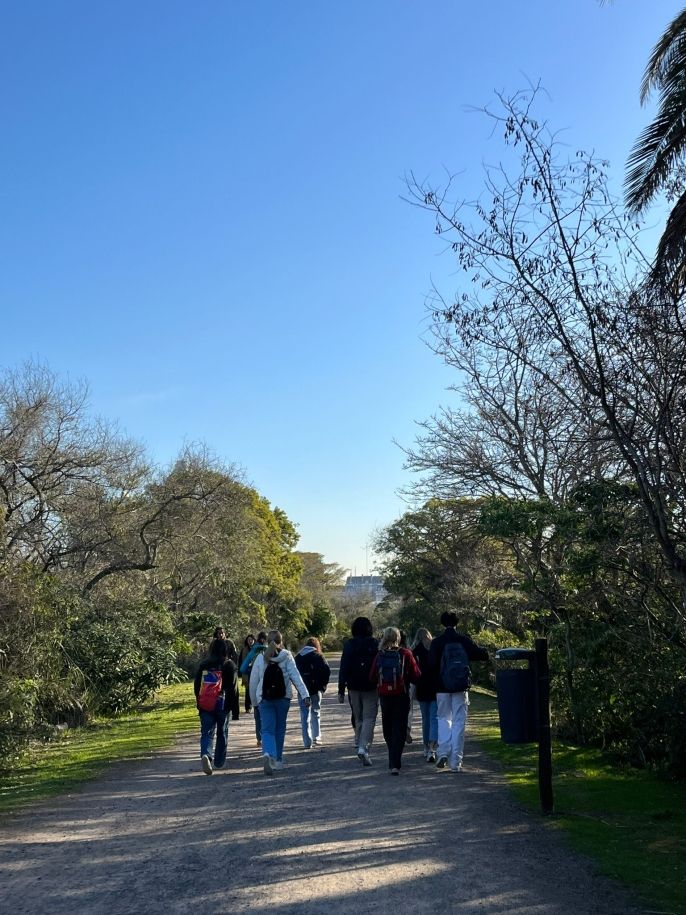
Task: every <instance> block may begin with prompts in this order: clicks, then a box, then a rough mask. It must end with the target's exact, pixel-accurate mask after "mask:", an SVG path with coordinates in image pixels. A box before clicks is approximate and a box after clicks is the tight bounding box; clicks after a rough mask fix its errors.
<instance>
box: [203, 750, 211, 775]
mask: <svg viewBox="0 0 686 915" xmlns="http://www.w3.org/2000/svg"><path fill="white" fill-rule="evenodd" d="M202 771H203V772H204V773H205V775H212V760H211V759H210V757H209V756H208V755H207V754H205V755H204V756H203V758H202Z"/></svg>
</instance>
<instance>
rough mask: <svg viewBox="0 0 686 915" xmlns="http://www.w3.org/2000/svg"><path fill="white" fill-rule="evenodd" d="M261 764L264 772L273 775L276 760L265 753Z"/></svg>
mask: <svg viewBox="0 0 686 915" xmlns="http://www.w3.org/2000/svg"><path fill="white" fill-rule="evenodd" d="M263 764H264V774H265V775H273V774H274V768H275V765H276V760H274V759H272V758H271V756H269V755H268V754H267V753H265V754H264V757H263Z"/></svg>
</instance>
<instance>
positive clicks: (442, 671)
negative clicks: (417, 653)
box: [429, 610, 488, 772]
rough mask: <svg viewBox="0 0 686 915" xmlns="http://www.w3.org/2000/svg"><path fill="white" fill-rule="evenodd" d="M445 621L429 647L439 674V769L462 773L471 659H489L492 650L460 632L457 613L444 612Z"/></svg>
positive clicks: (443, 620)
mask: <svg viewBox="0 0 686 915" xmlns="http://www.w3.org/2000/svg"><path fill="white" fill-rule="evenodd" d="M441 624H442V625H443V626H444V627H445V628H444V630H443V632H442V633H441V635H439V636H436V638H435V639H433V641H432V642H431V646H430V647H429V668H430V670H431V671H432V672H433V674H434V676H435V677H436V707H437V714H438V762H437V763H436V768H437V769H445V767H446V766H449V767H450V771H451V772H460V771H461V770H462V759H463V755H464V731H465V726H466V724H467V710H468V708H469V687H470V685H471V671H470V669H469V662H470V661H488V652H487V651H486V649H485V648H481V647H480V646H479V645H477V644H476V643H475V642H473V641H472V640H471V639H470V638H469V636H466V635H463V634H462V633H459V632H458V631H457V628H456V627H457V614H456V613H454V612H453V611H452V610H446V611H445V613H442V614H441Z"/></svg>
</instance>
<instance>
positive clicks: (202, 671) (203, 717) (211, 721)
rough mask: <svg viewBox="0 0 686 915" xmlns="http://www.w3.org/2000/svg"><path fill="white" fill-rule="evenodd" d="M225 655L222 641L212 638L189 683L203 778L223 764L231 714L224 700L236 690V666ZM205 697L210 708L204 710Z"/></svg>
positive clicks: (226, 652) (227, 702) (227, 703)
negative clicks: (196, 719)
mask: <svg viewBox="0 0 686 915" xmlns="http://www.w3.org/2000/svg"><path fill="white" fill-rule="evenodd" d="M227 654H228V649H227V645H226V642H225V641H224V639H214V640H213V641H212V644H211V645H210V653H209V655H208V657H206V658H203V660H202V661H201V662H200V664H199V665H198V670H197V673H196V675H195V681H194V683H193V689H194V692H195V703H196V706H197V708H198V714H199V715H200V760H201V764H202V769H203V772H204V773H205V775H212V772H213V770H214V769H221V768H222V766H223V765H224V763H225V762H226V748H227V744H228V739H229V716H230V714H231V708H230V705H229V702H230V700H229V701H227V697H231V696H233V695H234V693H235V690H236V665H235V664H234V663H233V661H232V660H230V658H228V657H227ZM219 677H221V680H219ZM206 696H209V697H210V700H211V702H210V704H211V705H212V708H211V709H210V708H205V707H204V706H205V705H207V699H206ZM215 737H216V740H215Z"/></svg>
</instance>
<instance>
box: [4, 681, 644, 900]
mask: <svg viewBox="0 0 686 915" xmlns="http://www.w3.org/2000/svg"><path fill="white" fill-rule="evenodd" d="M346 708H347V706H346V707H344V706H339V705H338V703H337V701H336V697H335V695H330V696H329V695H327V696H326V697H325V700H324V705H323V711H322V720H323V738H324V741H325V746H324V747H323V748H322V749H321V750H314V751H313V750H304V749H302V746H301V741H300V735H299V726H298V725H299V722H298V715H297V708H293V709H292V710H291V714H290V716H289V730H288V735H287V738H286V755H285V760H286V768H285V769H284V770H283V771H282V772H278V773H276V775H275V776H274V777H273V778H268V777H266V776H265V775H264V774H263V772H262V768H261V759H260V757H259V755H258V751H257V749H256V747H255V735H254V730H253V727H252V721H251V719H249V718H247V717H246V718H244V719H242V720H241V721H240V722H237V723H233V724H232V725H231V734H230V738H229V745H230V751H229V761H228V767H227V769H225V770H224V771H223V772H222V773H215V774H214V775H213V776H211V777H207V776H205V775H203V774H202V773H201V771H200V767H199V761H198V758H197V754H198V744H197V741H196V739H195V738H194V739H192V740H190V739H187V740H184V741H183V742H181V743H180V744H179V745H178V746H177V747H175V748H174V749H173V750H170V751H168V752H166V753H163V754H161V755H160V756H158V757H157V758H155V759H153V760H151V761H147V762H142V763H137V764H122V765H116V766H114V767H113V768H112V770H111V771H110V773H109V774H108V775H107V776H106V777H104V778H101V779H99V780H98V781H96V782H92V783H91V784H89V785H87V786H85V787H84V789H83V790H82V791H80V792H79V793H77V794H74V795H71V796H68V797H64V798H60V799H59V800H57V801H52V802H51V803H50V804H49V805H45V806H41V807H38V808H35V809H34V810H32V811H30V812H26V813H22V814H19V815H16V816H15V817H12V818H11V819H9V821H5V822H4V823H3V826H2V836H1V838H0V909H1V910H2V911H3V912H8V913H10V912H11V913H15V915H18V913H31V915H35V913H39V915H44V913H45V915H52V913H67V912H69V913H84V912H87V913H107V915H124V913H143V912H145V913H152V915H155V913H190V912H204V913H233V912H246V911H250V912H253V913H260V912H267V911H272V912H279V913H302V915H315V913H323V912H332V913H355V915H358V913H363V912H365V913H366V912H373V913H396V912H397V913H400V912H403V913H414V912H435V911H437V912H441V913H442V912H448V913H452V912H456V913H472V912H479V913H491V912H508V913H515V915H524V913H526V915H534V913H535V915H552V913H555V915H570V913H575V915H587V913H588V915H591V913H603V915H614V913H617V915H619V913H632V912H635V911H637V910H635V909H633V908H632V907H631V903H630V899H629V896H628V895H627V894H625V893H624V892H623V891H622V890H621V889H619V888H618V887H616V886H615V885H614V884H612V883H611V882H610V881H607V880H605V879H603V878H600V877H598V876H596V875H594V872H593V868H592V866H591V865H590V864H589V863H588V862H586V861H584V860H581V859H578V858H574V857H572V856H571V855H570V853H569V852H568V851H567V850H566V849H565V848H564V845H563V844H562V842H561V841H560V840H559V839H558V837H557V836H555V835H554V834H553V833H552V832H551V831H550V830H549V829H546V828H545V827H544V826H543V825H542V823H541V821H540V820H539V818H538V817H535V816H531V815H528V814H526V813H523V812H522V811H521V810H520V809H519V808H518V807H517V806H516V805H515V804H513V803H512V801H511V800H510V799H509V796H508V793H507V791H506V789H505V788H504V786H503V783H502V779H501V778H500V777H499V775H498V773H497V771H496V770H495V768H494V767H493V766H492V765H491V764H490V763H489V762H488V761H487V760H486V759H485V758H484V757H483V755H482V754H481V753H480V752H479V751H478V748H477V747H475V746H474V744H473V743H470V742H469V741H468V745H467V753H466V756H465V771H464V772H463V773H462V774H460V775H454V774H451V773H448V772H440V773H439V772H437V771H436V770H435V768H434V767H433V766H430V765H427V763H425V762H424V760H423V758H422V755H421V750H420V746H419V745H418V744H417V743H415V744H413V745H412V746H410V747H408V748H407V751H406V754H405V757H404V767H403V770H402V774H401V776H400V778H391V777H390V776H389V775H388V771H387V769H386V758H385V746H383V744H381V743H380V742H379V741H380V740H381V733H380V723H379V727H378V728H377V736H376V746H375V749H376V752H375V753H373V757H374V763H375V764H374V766H373V767H372V768H370V769H365V768H363V767H362V766H361V765H360V763H359V762H358V761H357V759H356V758H354V756H353V751H352V731H351V729H350V725H349V716H348V715H347V713H346Z"/></svg>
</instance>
